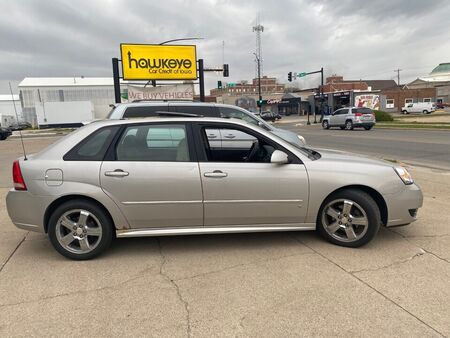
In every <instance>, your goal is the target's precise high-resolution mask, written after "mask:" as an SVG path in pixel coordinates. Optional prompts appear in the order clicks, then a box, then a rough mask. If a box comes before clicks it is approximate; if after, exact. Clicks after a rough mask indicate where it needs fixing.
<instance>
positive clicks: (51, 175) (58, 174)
mask: <svg viewBox="0 0 450 338" xmlns="http://www.w3.org/2000/svg"><path fill="white" fill-rule="evenodd" d="M45 183H46V184H47V185H48V186H59V185H61V184H63V171H62V170H61V169H47V171H46V172H45Z"/></svg>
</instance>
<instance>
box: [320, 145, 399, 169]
mask: <svg viewBox="0 0 450 338" xmlns="http://www.w3.org/2000/svg"><path fill="white" fill-rule="evenodd" d="M314 150H315V151H317V152H318V153H320V155H321V158H322V159H324V160H327V161H330V162H346V163H358V164H371V165H378V166H383V167H394V166H395V164H394V163H392V162H389V161H385V160H381V159H377V158H374V157H370V156H367V155H361V154H355V153H349V152H345V151H340V150H334V149H327V148H314Z"/></svg>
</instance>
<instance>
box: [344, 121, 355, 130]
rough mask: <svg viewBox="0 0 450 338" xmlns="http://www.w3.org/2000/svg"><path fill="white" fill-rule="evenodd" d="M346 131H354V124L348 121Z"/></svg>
mask: <svg viewBox="0 0 450 338" xmlns="http://www.w3.org/2000/svg"><path fill="white" fill-rule="evenodd" d="M345 129H347V130H353V122H352V121H350V120H348V121H346V122H345Z"/></svg>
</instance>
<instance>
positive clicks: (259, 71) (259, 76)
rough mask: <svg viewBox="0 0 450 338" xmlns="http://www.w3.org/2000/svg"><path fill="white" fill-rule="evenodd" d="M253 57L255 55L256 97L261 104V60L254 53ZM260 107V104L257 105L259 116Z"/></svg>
mask: <svg viewBox="0 0 450 338" xmlns="http://www.w3.org/2000/svg"><path fill="white" fill-rule="evenodd" d="M253 55H255V58H256V62H257V63H258V96H259V99H258V101H260V102H261V100H262V96H261V60H260V59H259V57H258V55H257V54H256V53H253ZM261 106H262V104H260V105H259V114H261Z"/></svg>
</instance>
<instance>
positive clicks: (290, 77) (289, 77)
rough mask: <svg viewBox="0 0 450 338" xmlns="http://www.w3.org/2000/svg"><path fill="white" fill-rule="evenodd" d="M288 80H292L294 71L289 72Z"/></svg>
mask: <svg viewBox="0 0 450 338" xmlns="http://www.w3.org/2000/svg"><path fill="white" fill-rule="evenodd" d="M288 81H289V82H292V72H289V73H288Z"/></svg>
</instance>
